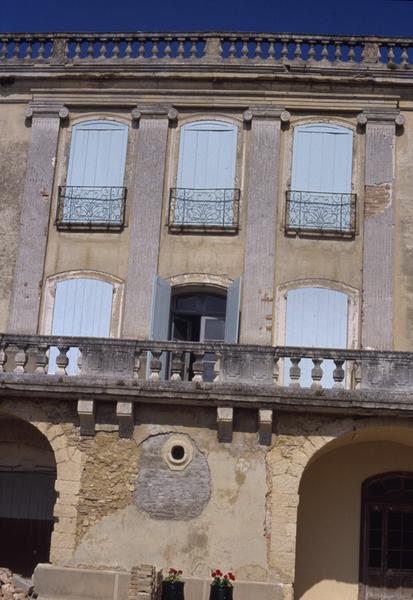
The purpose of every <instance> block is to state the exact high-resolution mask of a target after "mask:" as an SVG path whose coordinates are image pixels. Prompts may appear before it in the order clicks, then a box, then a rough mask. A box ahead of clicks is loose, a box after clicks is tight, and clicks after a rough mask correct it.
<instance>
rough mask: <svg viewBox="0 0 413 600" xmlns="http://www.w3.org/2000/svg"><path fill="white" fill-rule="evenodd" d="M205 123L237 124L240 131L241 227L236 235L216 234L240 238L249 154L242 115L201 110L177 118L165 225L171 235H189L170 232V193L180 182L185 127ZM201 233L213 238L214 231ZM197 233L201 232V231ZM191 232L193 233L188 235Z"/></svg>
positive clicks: (170, 153)
mask: <svg viewBox="0 0 413 600" xmlns="http://www.w3.org/2000/svg"><path fill="white" fill-rule="evenodd" d="M202 121H218V122H222V123H227V124H229V125H234V126H235V127H236V128H237V145H236V153H235V179H234V189H239V190H240V199H239V208H238V210H239V214H238V227H237V231H236V232H235V233H234V232H232V231H230V232H226V231H225V229H223V230H222V231H216V232H214V233H215V235H238V234H239V232H240V230H241V229H242V221H243V219H242V215H243V205H244V194H243V190H244V182H245V160H246V151H245V142H246V138H245V124H244V121H243V117H242V114H240V115H239V116H238V115H236V114H227V113H222V112H213V113H210V112H208V111H198V112H196V113H191V114H187V115H184V116H182V117H181V113H180V114H179V117H178V123H177V125H176V127H174V128H172V129H171V136H170V143H169V148H168V153H167V158H166V169H165V170H166V175H165V182H166V185H165V190H164V226H165V227H166V228H167V230H168V232H169V233H172V234H175V235H176V234H182V233H183V234H188V232H187V231H179V232H174V231H172V232H171V231H169V223H168V221H169V197H170V190H171V189H172V188H175V187H176V185H177V181H178V167H179V156H180V146H181V131H182V127H184V125H189V124H191V123H198V122H202ZM199 231H200V232H201V233H205V234H207V235H211V232H210V231H208V229H207V230H206V231H204V230H203V228H202V227H200V229H199ZM194 232H197V233H198V230H195V231H194ZM189 233H191V232H189Z"/></svg>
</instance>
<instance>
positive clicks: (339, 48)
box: [334, 40, 343, 63]
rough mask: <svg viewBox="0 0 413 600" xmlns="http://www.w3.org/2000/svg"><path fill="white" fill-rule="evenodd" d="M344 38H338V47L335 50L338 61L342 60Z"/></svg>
mask: <svg viewBox="0 0 413 600" xmlns="http://www.w3.org/2000/svg"><path fill="white" fill-rule="evenodd" d="M342 43H343V42H342V40H336V49H335V52H334V58H335V61H336V63H339V62H341V45H342Z"/></svg>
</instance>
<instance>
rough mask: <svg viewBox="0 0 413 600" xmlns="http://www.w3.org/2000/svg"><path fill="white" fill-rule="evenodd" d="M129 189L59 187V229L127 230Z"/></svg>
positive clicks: (57, 218)
mask: <svg viewBox="0 0 413 600" xmlns="http://www.w3.org/2000/svg"><path fill="white" fill-rule="evenodd" d="M125 199H126V188H124V187H110V186H98V187H92V186H90V187H89V186H61V187H59V196H58V206H57V217H56V225H57V227H58V229H115V230H119V229H122V228H123V225H124V217H125Z"/></svg>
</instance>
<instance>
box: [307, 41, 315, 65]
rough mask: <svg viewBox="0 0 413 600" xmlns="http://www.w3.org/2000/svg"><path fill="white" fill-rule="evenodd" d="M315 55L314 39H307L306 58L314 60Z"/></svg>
mask: <svg viewBox="0 0 413 600" xmlns="http://www.w3.org/2000/svg"><path fill="white" fill-rule="evenodd" d="M316 56H317V53H316V49H315V41H314V40H308V60H309V61H310V62H313V61H315V59H316Z"/></svg>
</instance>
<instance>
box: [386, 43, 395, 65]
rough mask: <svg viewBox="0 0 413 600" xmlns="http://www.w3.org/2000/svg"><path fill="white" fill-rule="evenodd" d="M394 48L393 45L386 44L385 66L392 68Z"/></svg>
mask: <svg viewBox="0 0 413 600" xmlns="http://www.w3.org/2000/svg"><path fill="white" fill-rule="evenodd" d="M394 46H395V44H387V48H388V50H387V66H388V67H390V68H391V67H394Z"/></svg>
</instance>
